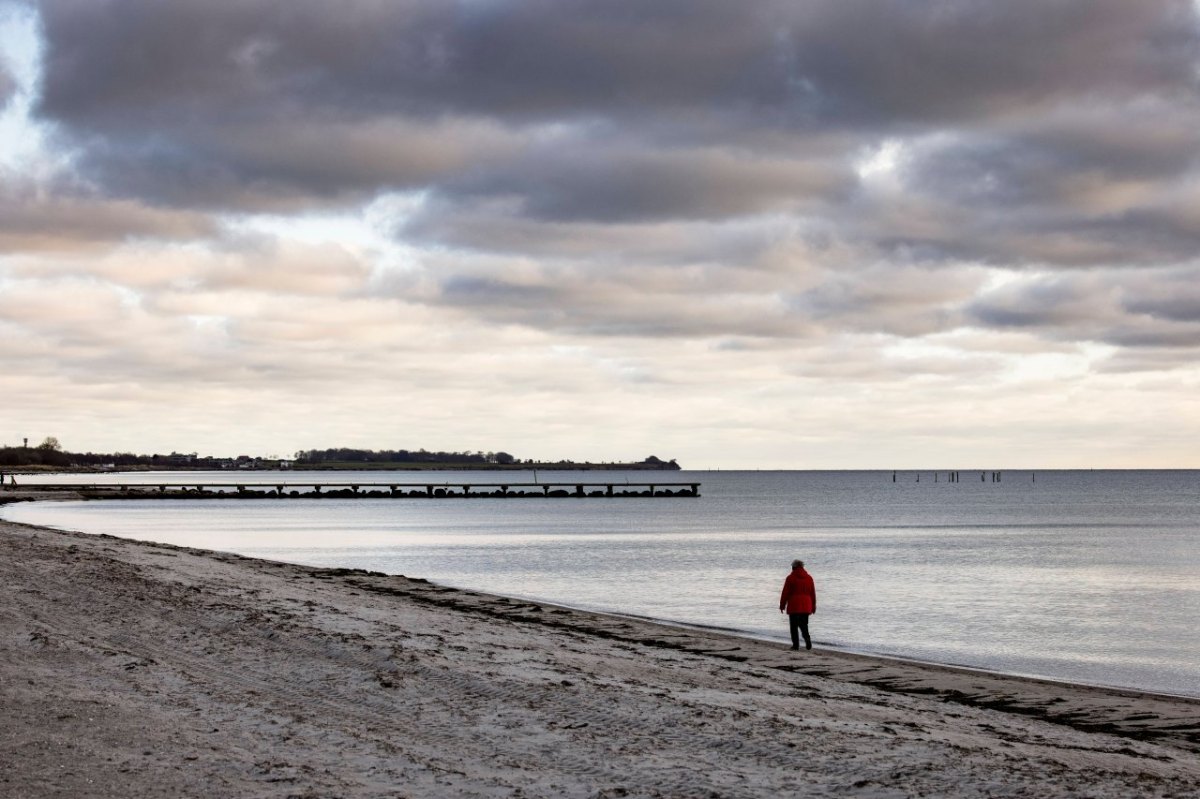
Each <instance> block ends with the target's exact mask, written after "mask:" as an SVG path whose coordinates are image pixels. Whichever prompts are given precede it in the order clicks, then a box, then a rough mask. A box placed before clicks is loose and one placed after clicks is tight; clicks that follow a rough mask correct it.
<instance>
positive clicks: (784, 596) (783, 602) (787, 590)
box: [779, 579, 792, 613]
mask: <svg viewBox="0 0 1200 799" xmlns="http://www.w3.org/2000/svg"><path fill="white" fill-rule="evenodd" d="M791 587H792V581H791V580H790V579H787V580H784V581H783V592H782V593H781V594H780V595H779V612H780V613H783V612H784V610H785V609H786V608H787V603H788V599H789V598H790V596H791V593H792V592H791Z"/></svg>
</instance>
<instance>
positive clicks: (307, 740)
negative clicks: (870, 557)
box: [0, 523, 1200, 798]
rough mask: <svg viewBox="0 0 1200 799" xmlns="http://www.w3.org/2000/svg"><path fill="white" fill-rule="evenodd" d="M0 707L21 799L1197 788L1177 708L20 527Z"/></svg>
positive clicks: (1174, 792)
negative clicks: (62, 798) (58, 798)
mask: <svg viewBox="0 0 1200 799" xmlns="http://www.w3.org/2000/svg"><path fill="white" fill-rule="evenodd" d="M772 600H773V598H767V599H766V600H765V601H768V602H769V601H772ZM780 632H781V635H782V634H785V632H786V624H785V623H784V622H783V621H782V619H781V628H780ZM818 637H819V636H818ZM0 712H2V713H3V717H4V724H3V725H0V796H3V797H14V798H16V797H51V796H72V797H77V796H88V797H130V796H137V797H177V796H197V797H199V796H204V797H211V796H253V797H293V796H295V797H309V796H312V797H317V796H339V797H392V796H396V797H401V796H404V797H442V796H455V797H457V796H465V797H616V796H663V797H677V796H678V797H683V796H711V797H759V796H779V795H783V796H791V795H805V796H839V797H844V796H851V797H907V796H956V797H975V796H1013V797H1016V796H1022V797H1028V796H1041V797H1046V796H1080V797H1083V796H1086V797H1131V796H1138V797H1151V796H1177V797H1191V796H1196V795H1197V794H1198V793H1200V701H1196V700H1191V699H1180V698H1172V697H1163V696H1153V695H1146V694H1139V693H1136V692H1131V691H1120V690H1110V689H1102V688H1092V687H1086V686H1076V685H1064V684H1055V683H1050V682H1044V681H1037V680H1029V679H1022V678H1017V677H1007V676H1002V675H991V674H983V673H976V672H971V671H967V670H959V669H953V668H947V667H938V666H929V665H923V664H914V663H906V662H896V661H890V660H886V659H879V658H871V657H865V656H859V655H852V654H847V653H842V652H836V651H830V650H828V649H822V648H820V647H818V648H817V649H816V650H814V651H812V652H803V651H802V652H792V651H790V650H789V649H788V647H787V645H786V644H779V643H771V642H760V641H754V640H749V639H745V638H740V637H735V636H730V635H724V634H720V633H714V632H708V631H697V630H691V629H682V628H678V627H672V626H669V625H660V624H654V623H650V622H645V621H641V620H635V619H627V618H620V617H613V616H605V615H601V614H593V613H585V612H579V611H574V610H567V609H564V608H559V607H554V606H551V605H537V604H532V603H528V602H519V601H516V600H509V599H505V598H501V597H493V596H488V595H483V594H478V593H473V592H467V591H458V590H454V589H449V588H444V587H439V586H436V585H433V584H430V583H428V582H425V581H422V580H419V579H409V578H405V577H399V576H387V575H382V574H376V573H367V572H360V571H349V570H328V569H315V568H307V567H302V566H295V565H289V564H282V563H274V562H269V561H262V560H254V559H249V558H244V557H240V556H235V555H228V554H220V553H213V552H205V551H199V550H190V549H182V548H179V547H173V546H167V545H158V544H146V543H138V542H133V541H126V540H122V539H117V538H111V537H106V536H89V535H84V534H74V533H63V532H57V531H51V530H47V529H43V528H36V527H30V526H25V525H19V524H12V523H0Z"/></svg>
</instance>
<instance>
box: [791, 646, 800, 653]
mask: <svg viewBox="0 0 1200 799" xmlns="http://www.w3.org/2000/svg"><path fill="white" fill-rule="evenodd" d="M799 650H800V647H798V646H794V647H792V651H793V652H798V651H799Z"/></svg>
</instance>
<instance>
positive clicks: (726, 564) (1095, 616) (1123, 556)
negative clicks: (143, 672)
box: [0, 471, 1200, 696]
mask: <svg viewBox="0 0 1200 799" xmlns="http://www.w3.org/2000/svg"><path fill="white" fill-rule="evenodd" d="M959 474H960V477H961V480H960V481H959V482H948V480H947V474H946V473H945V472H941V473H939V474H937V475H935V473H933V472H922V473H920V474H919V481H918V473H916V472H900V473H898V474H897V475H896V481H895V482H893V480H892V473H891V472H682V473H676V474H672V475H669V476H667V477H664V478H663V479H672V480H684V481H688V480H695V481H697V482H700V483H702V488H701V493H702V496H701V497H700V498H699V499H692V498H660V499H620V500H608V499H600V498H596V499H591V498H588V499H576V498H570V499H542V498H538V499H520V500H497V499H472V500H448V501H436V500H432V501H431V500H422V499H360V500H339V499H325V500H320V501H317V500H304V499H280V500H273V499H272V500H256V501H238V500H205V501H176V500H160V501H153V500H131V501H123V502H76V503H40V504H17V505H9V506H6V507H4V508H3V509H2V511H0V515H2V516H3V517H4V518H6V519H9V520H13V521H21V522H29V523H33V524H43V525H48V526H51V527H57V528H64V529H72V530H82V531H85V532H92V533H110V534H113V535H119V536H124V537H127V538H136V539H146V540H154V541H163V542H169V543H173V544H182V545H187V546H194V547H204V548H208V549H217V550H226V551H231V552H238V553H242V554H246V555H251V556H257V557H264V558H271V559H277V560H288V561H293V562H297V563H304V564H311V565H318V566H345V567H355V568H363V569H371V570H377V571H384V572H389V573H394V574H405V575H408V576H413V577H425V578H428V579H430V580H433V581H435V582H438V583H442V584H445V585H451V586H457V587H463V588H474V589H479V590H483V591H489V592H494V593H499V594H505V595H509V596H514V597H524V598H536V599H543V600H549V601H552V602H557V603H562V604H565V605H571V606H575V607H581V608H589V609H596V610H606V611H617V612H620V613H628V614H636V615H639V616H647V617H652V618H657V619H666V620H671V621H677V622H684V623H689V624H698V625H707V626H714V627H721V628H728V629H730V630H734V631H737V632H740V633H743V634H746V635H751V636H755V637H768V638H773V639H777V640H779V641H781V642H782V641H784V639H785V638H786V636H787V625H786V620H785V617H783V616H781V615H780V614H779V612H778V605H777V602H778V592H779V588H780V586H781V584H782V581H783V578H784V576H785V575H786V574H787V572H788V569H789V563H790V561H791V560H792V559H793V558H797V557H798V558H802V559H804V560H805V561H806V562H807V563H808V566H809V570H810V571H811V573H812V574H813V576H814V577H815V579H816V583H817V590H818V596H819V611H818V613H817V615H816V616H815V617H814V618H813V620H812V629H813V635H814V638H815V640H816V642H817V644H818V645H825V646H835V647H842V648H846V649H851V650H855V651H862V652H871V653H879V654H887V655H895V656H900V657H905V658H914V659H919V660H927V661H935V662H940V663H952V664H960V665H967V666H975V667H980V668H984V669H990V670H996V671H1002V672H1008V673H1015V674H1025V675H1034V676H1041V677H1049V678H1053V679H1060V680H1069V681H1076V682H1086V683H1096V684H1103V685H1116V686H1124V687H1132V688H1140V689H1145V690H1153V691H1164V692H1170V693H1177V694H1187V695H1192V696H1200V635H1197V626H1198V625H1197V619H1200V493H1198V489H1200V472H1196V471H1047V472H1037V473H1036V474H1034V473H1031V472H1028V471H1013V472H1004V473H1003V474H1002V475H1001V480H1000V482H994V481H993V480H992V473H991V472H979V471H974V472H960V473H959ZM981 476H982V477H983V478H984V479H980V478H981ZM105 477H106V479H110V480H113V479H138V480H144V481H146V482H154V481H155V480H158V479H164V478H163V477H161V476H155V475H152V474H142V475H136V476H121V477H120V478H118V477H114V476H105ZM204 477H211V478H213V479H228V477H229V476H228V475H227V474H220V473H215V474H211V475H193V476H191V477H189V478H188V479H203V478H204ZM288 477H289V475H271V474H264V473H253V474H250V475H241V476H240V477H239V479H241V480H246V481H256V480H259V481H262V482H272V481H277V480H279V479H281V478H282V479H288ZM291 477H292V478H293V479H294V478H298V477H301V475H300V474H296V475H291ZM576 477H578V478H580V479H581V480H589V481H595V480H616V481H617V482H623V481H624V480H625V479H626V478H628V479H629V480H630V481H636V480H644V479H646V477H647V475H646V474H636V473H630V474H628V475H626V474H616V473H588V474H582V475H572V474H563V473H546V472H543V473H541V478H542V479H543V480H569V479H575V478H576ZM179 478H180V475H179V474H178V473H175V474H171V475H167V476H166V479H179ZM303 478H304V479H309V480H311V479H315V475H313V474H312V473H304V474H303ZM54 479H55V478H41V479H40V480H39V481H53V480H54ZM58 479H61V480H64V481H66V480H68V479H70V480H73V479H76V478H73V477H72V478H58ZM89 479H90V478H89ZM336 479H343V480H344V479H345V475H344V474H343V475H338V476H336ZM354 479H357V480H361V481H364V482H366V481H370V480H372V479H378V480H382V481H387V480H401V481H411V482H422V483H423V482H426V481H431V480H437V481H441V480H448V481H451V482H456V483H457V482H474V483H476V484H480V483H488V482H498V481H499V479H500V476H499V475H497V474H495V473H459V472H455V473H447V474H444V475H436V476H431V475H429V474H412V475H403V476H400V477H397V476H396V475H394V474H388V473H355V475H354ZM503 479H504V480H506V481H514V482H515V481H519V480H532V479H533V475H532V474H508V473H506V474H505V475H503ZM32 481H33V478H26V479H25V480H23V482H25V483H29V482H32Z"/></svg>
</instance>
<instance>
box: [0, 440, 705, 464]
mask: <svg viewBox="0 0 1200 799" xmlns="http://www.w3.org/2000/svg"><path fill="white" fill-rule="evenodd" d="M681 468H682V467H681V466H680V465H679V464H678V463H676V462H675V460H674V459H671V460H662V459H661V458H658V457H656V456H654V455H651V456H650V457H648V458H645V459H644V460H640V461H626V462H590V461H584V462H578V461H573V460H559V461H535V460H533V459H529V458H527V459H521V458H518V457H516V456H514V455H511V454H509V453H507V452H482V451H477V452H441V451H432V452H431V451H429V450H425V449H417V450H409V449H385V450H371V449H353V448H348V447H335V448H331V449H310V450H301V451H300V452H297V453H296V454H295V455H294V456H293V457H291V458H279V457H267V456H258V455H237V456H233V457H217V456H211V455H203V456H202V455H199V454H197V453H195V452H191V453H179V452H172V453H170V454H167V455H163V454H157V453H156V454H153V455H136V454H134V453H131V452H112V453H96V452H69V451H66V450H64V449H63V447H62V446H61V444H59V442H58V439H56V438H53V437H51V438H47V439H46V440H45V441H43V442H42V443H41V444H38V445H37V446H33V447H31V446H29V445H28V441H26V442H25V443H24V445H22V446H19V447H18V446H4V447H0V472H3V471H8V472H43V471H56V472H59V471H64V472H103V471H151V470H153V471H160V470H161V471H193V470H209V469H213V470H217V469H220V470H224V469H230V470H240V469H245V470H267V469H272V470H273V469H293V470H316V469H320V470H337V471H434V470H438V471H441V470H456V471H465V470H470V471H490V470H496V471H503V470H519V469H538V470H546V471H551V470H559V471H563V470H570V471H592V470H609V471H616V470H621V471H628V470H632V471H678V470H679V469H681Z"/></svg>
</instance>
